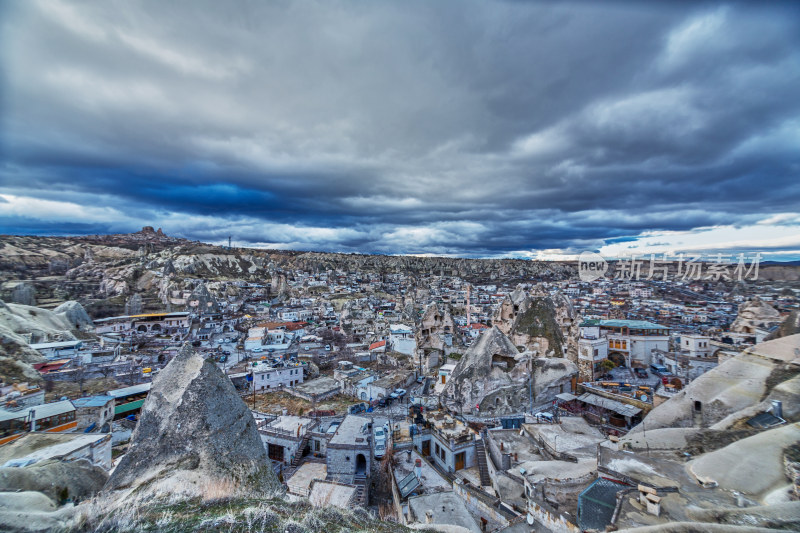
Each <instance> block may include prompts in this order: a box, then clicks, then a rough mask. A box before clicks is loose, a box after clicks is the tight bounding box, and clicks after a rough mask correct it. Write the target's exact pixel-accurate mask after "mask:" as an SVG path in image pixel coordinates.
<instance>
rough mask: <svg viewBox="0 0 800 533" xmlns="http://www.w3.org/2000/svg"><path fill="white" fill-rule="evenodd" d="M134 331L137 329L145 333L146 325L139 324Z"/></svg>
mask: <svg viewBox="0 0 800 533" xmlns="http://www.w3.org/2000/svg"><path fill="white" fill-rule="evenodd" d="M136 331H138V332H139V333H147V326H145V325H144V324H142V325H141V326H139V327H138V328H136Z"/></svg>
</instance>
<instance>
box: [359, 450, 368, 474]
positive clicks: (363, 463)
mask: <svg viewBox="0 0 800 533" xmlns="http://www.w3.org/2000/svg"><path fill="white" fill-rule="evenodd" d="M366 474H367V458H366V457H364V455H363V454H358V455H356V475H357V476H365V475H366Z"/></svg>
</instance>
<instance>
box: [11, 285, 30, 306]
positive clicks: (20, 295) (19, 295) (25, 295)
mask: <svg viewBox="0 0 800 533" xmlns="http://www.w3.org/2000/svg"><path fill="white" fill-rule="evenodd" d="M11 301H12V302H14V303H15V304H21V305H36V289H35V288H34V287H33V285H31V284H30V283H25V282H22V283H18V284H17V286H16V287H14V290H13V291H12V293H11Z"/></svg>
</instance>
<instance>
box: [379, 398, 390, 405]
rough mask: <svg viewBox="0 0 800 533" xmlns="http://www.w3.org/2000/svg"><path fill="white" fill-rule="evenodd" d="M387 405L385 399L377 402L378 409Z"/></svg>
mask: <svg viewBox="0 0 800 533" xmlns="http://www.w3.org/2000/svg"><path fill="white" fill-rule="evenodd" d="M387 405H389V402H388V401H387V400H386V398H381V399H379V400H378V407H386V406H387Z"/></svg>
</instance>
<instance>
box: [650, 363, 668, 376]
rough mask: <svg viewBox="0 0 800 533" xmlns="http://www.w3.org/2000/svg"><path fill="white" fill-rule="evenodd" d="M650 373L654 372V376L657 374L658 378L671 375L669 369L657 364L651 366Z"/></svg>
mask: <svg viewBox="0 0 800 533" xmlns="http://www.w3.org/2000/svg"><path fill="white" fill-rule="evenodd" d="M650 371H651V372H653V374H655V375H656V376H661V377H663V376H668V375H669V369H668V368H667V367H665V366H664V365H658V364H655V363H654V364H652V365H650Z"/></svg>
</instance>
